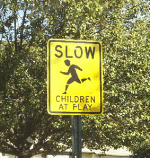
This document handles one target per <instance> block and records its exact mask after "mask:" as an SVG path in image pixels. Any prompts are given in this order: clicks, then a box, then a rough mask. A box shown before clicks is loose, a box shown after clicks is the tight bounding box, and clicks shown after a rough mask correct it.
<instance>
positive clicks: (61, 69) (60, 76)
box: [47, 39, 103, 115]
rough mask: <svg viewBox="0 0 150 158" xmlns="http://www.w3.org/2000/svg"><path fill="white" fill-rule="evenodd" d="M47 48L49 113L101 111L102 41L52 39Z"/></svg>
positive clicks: (63, 113)
mask: <svg viewBox="0 0 150 158" xmlns="http://www.w3.org/2000/svg"><path fill="white" fill-rule="evenodd" d="M47 50H48V51H47V82H48V84H47V111H48V113H49V114H52V115H99V114H102V113H103V106H102V103H103V66H102V65H103V64H102V43H101V42H98V41H82V40H65V39H50V40H49V41H48V43H47Z"/></svg>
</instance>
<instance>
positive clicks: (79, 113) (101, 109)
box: [48, 39, 103, 115]
mask: <svg viewBox="0 0 150 158" xmlns="http://www.w3.org/2000/svg"><path fill="white" fill-rule="evenodd" d="M51 42H65V43H92V44H98V45H99V52H100V53H99V55H100V112H60V111H51V97H50V94H51V89H50V87H51V82H50V79H51V73H50V70H51V64H50V61H51V60H50V59H51V58H50V57H51V52H50V46H51ZM48 44H49V59H48V60H49V81H48V82H49V87H48V94H49V96H48V97H49V105H48V106H49V108H48V109H49V111H48V112H49V113H50V114H51V115H61V114H62V115H63V114H64V115H67V114H68V115H73V114H75V115H87V114H89V115H92V114H93V115H94V114H95V115H100V114H102V113H103V105H102V104H103V98H102V96H103V94H102V93H103V91H102V90H103V83H102V81H103V80H102V73H103V72H102V68H101V65H102V63H101V61H102V52H101V51H102V46H101V43H99V42H95V41H94V42H92V41H84V40H83V41H82V40H79V41H78V40H65V39H64V40H61V39H60V40H59V39H58V40H55V39H54V40H53V39H51V40H49V41H48Z"/></svg>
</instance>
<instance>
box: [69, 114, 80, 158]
mask: <svg viewBox="0 0 150 158" xmlns="http://www.w3.org/2000/svg"><path fill="white" fill-rule="evenodd" d="M71 125H72V129H71V132H72V158H82V153H81V148H82V145H81V137H82V130H81V116H80V115H79V116H78V115H72V116H71Z"/></svg>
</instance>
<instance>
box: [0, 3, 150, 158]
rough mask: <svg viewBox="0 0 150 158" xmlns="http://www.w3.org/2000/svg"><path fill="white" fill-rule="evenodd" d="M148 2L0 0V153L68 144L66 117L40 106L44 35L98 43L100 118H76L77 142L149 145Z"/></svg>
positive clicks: (43, 103)
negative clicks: (79, 138)
mask: <svg viewBox="0 0 150 158" xmlns="http://www.w3.org/2000/svg"><path fill="white" fill-rule="evenodd" d="M148 3H149V2H148V1H146V0H142V1H141V0H128V1H127V0H123V1H121V0H116V1H114V0H110V1H109V3H108V1H106V0H94V1H89V0H84V1H80V0H64V1H59V0H51V1H49V0H45V1H44V0H43V1H42V0H41V1H38V0H37V1H34V0H2V1H1V2H0V7H1V10H0V15H1V16H0V21H1V23H0V34H1V36H0V38H1V41H0V42H1V43H0V46H1V47H0V49H1V50H0V112H1V113H0V151H1V152H5V153H10V154H13V155H17V156H19V157H31V156H32V155H34V154H38V153H40V152H41V151H40V149H41V148H43V149H44V150H45V153H51V154H57V153H58V152H61V151H63V150H65V149H66V148H69V147H70V146H71V144H70V137H71V134H70V133H71V130H70V116H51V115H48V114H47V111H46V102H47V101H46V100H47V99H46V96H47V94H46V93H47V92H46V83H47V81H46V73H47V72H46V54H47V53H46V42H47V40H48V39H49V38H72V39H86V40H88V39H91V40H100V41H102V43H103V56H104V110H105V111H104V114H103V115H102V116H82V123H83V125H82V128H83V135H82V138H83V145H84V146H87V147H88V148H91V149H93V148H95V149H98V148H101V149H103V150H106V146H112V147H114V148H118V147H120V146H122V145H125V146H127V147H129V148H130V149H131V150H132V151H135V149H139V148H141V146H142V145H144V144H148V142H149V141H150V135H149V128H150V124H149V119H150V117H149V113H150V110H149V106H150V99H149V98H150V96H149V94H150V82H149V78H150V77H149V74H150V63H149V60H150V53H149V52H150V44H149V43H150V41H149V39H150V33H149V4H148ZM20 11H21V12H22V17H21V14H20ZM20 19H21V23H20V22H19V20H20ZM18 23H20V25H18ZM29 137H31V138H32V139H33V140H34V141H33V142H32V143H31V142H28V141H27V140H28V138H29ZM62 144H63V145H62Z"/></svg>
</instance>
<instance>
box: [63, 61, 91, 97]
mask: <svg viewBox="0 0 150 158" xmlns="http://www.w3.org/2000/svg"><path fill="white" fill-rule="evenodd" d="M64 63H65V64H66V66H70V60H65V61H64ZM76 69H78V70H80V71H82V69H81V68H80V67H79V66H77V65H73V64H72V65H71V66H70V67H69V69H68V72H62V71H60V73H62V74H64V75H69V74H71V76H72V77H71V78H70V79H69V80H68V81H67V84H66V87H65V92H64V93H63V94H67V90H68V87H69V85H70V84H71V83H73V82H75V81H76V82H77V83H79V84H81V83H82V82H84V81H86V80H90V81H91V79H90V77H88V78H83V79H81V80H80V79H79V77H78V75H77V72H76Z"/></svg>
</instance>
